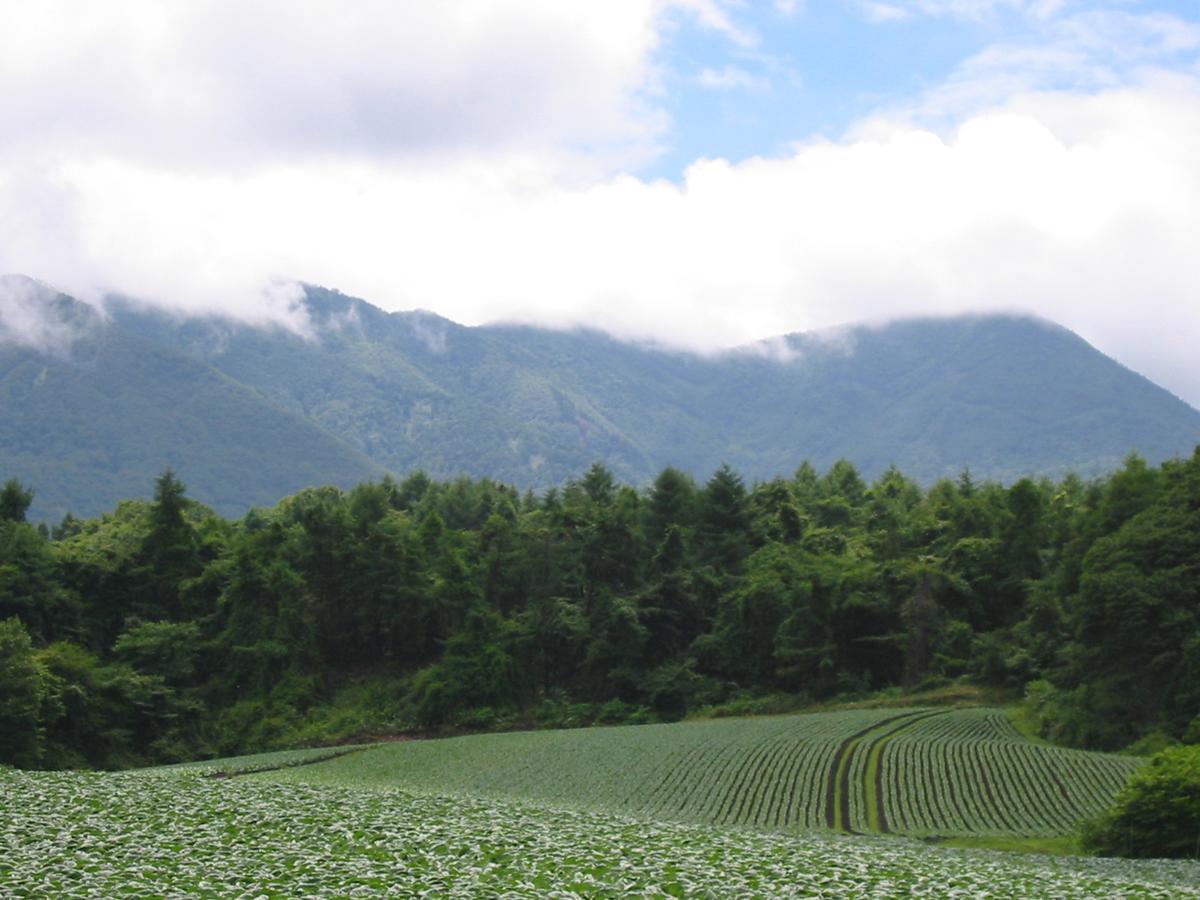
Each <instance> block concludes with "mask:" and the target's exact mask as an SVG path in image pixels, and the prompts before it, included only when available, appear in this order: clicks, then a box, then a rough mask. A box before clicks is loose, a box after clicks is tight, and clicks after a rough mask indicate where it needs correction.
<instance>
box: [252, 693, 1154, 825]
mask: <svg viewBox="0 0 1200 900" xmlns="http://www.w3.org/2000/svg"><path fill="white" fill-rule="evenodd" d="M1137 765H1138V761H1136V760H1132V759H1128V758H1124V757H1115V756H1108V755H1104V754H1095V753H1082V752H1078V751H1071V750H1063V749H1060V748H1055V747H1044V746H1037V745H1034V744H1031V743H1029V742H1028V741H1026V740H1025V739H1024V738H1023V737H1021V736H1020V735H1019V734H1018V733H1017V732H1016V731H1015V730H1013V728H1012V727H1011V725H1010V724H1009V723H1008V721H1007V719H1006V718H1005V717H1004V716H1003V715H1002V714H1000V713H998V712H995V711H989V710H975V709H967V710H945V709H906V710H905V709H898V710H856V711H843V712H836V713H820V714H809V715H798V716H788V717H779V718H771V719H742V720H735V719H727V720H718V721H713V722H698V723H683V724H675V725H650V726H633V727H625V728H598V729H585V730H576V731H556V732H525V733H519V734H497V735H478V736H473V737H464V738H453V739H448V740H442V741H412V742H405V743H400V744H392V745H386V746H381V747H378V748H376V749H373V750H371V751H370V752H366V753H357V754H354V755H351V756H346V757H343V758H340V759H335V760H330V761H328V762H323V763H320V764H317V765H313V766H306V767H304V768H303V769H299V768H297V769H291V770H286V771H282V772H271V773H268V774H265V775H262V776H258V777H262V778H268V779H272V780H289V781H294V782H305V783H318V784H333V785H348V786H364V785H375V786H395V787H403V788H407V789H411V790H418V791H424V792H428V793H437V794H447V793H450V794H458V795H461V796H469V797H497V798H515V799H522V800H528V801H534V802H539V803H551V804H555V805H559V806H575V807H584V808H590V809H602V810H608V811H616V812H622V813H628V814H635V815H639V816H646V817H651V818H655V819H669V820H673V821H681V822H697V823H709V824H720V825H752V826H756V827H761V828H775V829H812V828H832V829H833V830H836V831H846V832H852V833H866V832H895V833H900V834H912V835H958V834H1009V835H1023V836H1039V835H1052V834H1065V833H1069V832H1071V831H1073V830H1074V829H1075V827H1076V826H1077V824H1078V823H1079V821H1080V820H1081V819H1083V818H1085V817H1087V816H1090V815H1092V814H1093V813H1095V812H1097V811H1099V810H1100V809H1103V808H1104V807H1105V806H1107V805H1108V804H1109V803H1111V801H1112V798H1113V797H1114V796H1115V794H1116V792H1117V791H1118V790H1119V789H1120V787H1121V785H1122V784H1123V783H1124V782H1125V780H1126V779H1127V777H1128V776H1129V774H1130V773H1131V772H1132V771H1133V769H1134V768H1136V766H1137Z"/></svg>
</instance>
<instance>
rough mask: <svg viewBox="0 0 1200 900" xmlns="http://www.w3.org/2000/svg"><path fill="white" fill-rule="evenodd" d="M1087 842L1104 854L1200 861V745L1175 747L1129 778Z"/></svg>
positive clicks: (1086, 833)
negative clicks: (1181, 858) (1185, 858)
mask: <svg viewBox="0 0 1200 900" xmlns="http://www.w3.org/2000/svg"><path fill="white" fill-rule="evenodd" d="M1081 844H1082V846H1083V848H1084V849H1085V850H1088V851H1090V852H1092V853H1096V854H1098V855H1101V856H1127V857H1141V858H1147V857H1187V858H1192V859H1200V745H1195V746H1186V747H1170V748H1168V749H1166V750H1163V751H1161V752H1160V753H1158V754H1156V755H1155V756H1154V757H1153V758H1151V760H1150V763H1149V764H1148V765H1147V766H1146V767H1145V768H1143V769H1142V770H1141V771H1140V772H1138V773H1137V774H1136V775H1134V776H1133V778H1131V779H1130V780H1129V784H1128V785H1126V786H1125V788H1124V789H1123V790H1122V791H1121V793H1120V794H1119V795H1118V796H1117V799H1116V802H1115V803H1114V804H1113V807H1112V809H1110V810H1109V811H1108V812H1107V813H1105V814H1104V815H1103V816H1100V817H1099V818H1097V819H1095V820H1093V821H1091V822H1089V823H1087V825H1086V826H1085V827H1084V829H1083V833H1082V838H1081Z"/></svg>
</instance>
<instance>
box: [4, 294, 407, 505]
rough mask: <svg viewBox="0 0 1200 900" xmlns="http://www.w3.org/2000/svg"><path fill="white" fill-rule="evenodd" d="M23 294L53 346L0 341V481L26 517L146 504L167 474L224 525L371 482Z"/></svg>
mask: <svg viewBox="0 0 1200 900" xmlns="http://www.w3.org/2000/svg"><path fill="white" fill-rule="evenodd" d="M10 286H11V280H10ZM9 294H11V291H10V292H9ZM27 296H28V294H27ZM33 296H34V297H35V298H36V299H37V300H38V301H40V302H41V303H42V304H43V310H44V311H45V312H46V314H47V316H48V318H49V321H50V322H52V323H53V324H54V325H55V326H56V327H55V328H54V329H53V330H55V331H56V332H57V333H58V335H59V337H60V338H61V339H60V340H59V341H58V342H55V343H53V344H49V345H46V346H37V345H29V344H21V343H17V342H15V341H14V340H13V339H12V338H13V336H12V335H11V334H10V335H8V336H7V337H8V339H7V340H4V339H3V338H4V337H5V336H4V335H3V334H2V333H0V478H5V479H7V478H12V477H15V478H18V479H20V480H21V481H22V482H24V483H25V484H26V485H29V486H32V487H33V488H34V490H35V496H34V505H33V507H32V508H31V510H30V516H31V518H33V519H40V520H47V519H48V520H51V521H57V520H58V519H59V518H61V517H62V515H63V514H64V513H65V512H67V511H68V510H70V511H73V512H74V513H76V514H80V515H94V514H97V513H100V512H102V511H106V510H109V509H112V508H113V507H114V506H115V505H116V504H117V503H118V502H119V501H120V500H123V499H126V498H129V497H137V496H146V495H147V494H148V493H149V492H150V489H151V487H152V485H153V480H154V478H155V473H161V472H162V471H163V469H165V468H167V467H168V466H170V467H172V468H174V469H175V470H176V471H177V472H179V473H180V474H181V477H183V478H184V480H185V481H186V482H187V483H188V484H189V486H191V487H192V488H193V494H194V496H196V497H198V498H199V499H202V500H203V501H204V502H206V503H209V504H211V505H212V506H213V507H215V508H216V509H218V510H221V511H224V512H228V513H232V512H243V511H245V510H246V509H247V508H248V507H249V506H250V505H252V504H261V505H266V504H273V503H275V502H277V501H278V500H279V499H280V497H283V496H286V495H287V494H289V493H293V492H295V491H297V490H299V489H301V488H303V487H305V486H308V485H313V484H322V483H325V482H333V483H336V484H341V485H347V486H348V485H351V484H354V483H355V482H357V481H360V480H364V479H367V478H372V477H379V476H381V475H382V474H383V469H382V468H381V467H380V466H379V465H378V464H376V463H374V462H372V461H371V460H370V459H369V458H368V457H367V456H366V455H365V454H363V453H362V452H361V451H359V450H357V449H356V448H354V447H353V446H351V445H349V444H347V443H345V442H343V441H341V440H339V439H338V438H337V437H335V436H333V435H332V434H329V433H328V432H326V431H325V430H324V429H323V428H321V426H320V425H318V424H317V423H315V422H313V421H312V420H310V419H307V418H305V417H303V416H299V415H296V414H294V413H293V412H291V411H289V410H286V409H282V408H280V407H279V406H278V405H276V404H273V403H271V402H270V401H268V400H267V399H265V398H264V397H263V396H262V395H261V394H260V393H259V392H258V391H257V390H255V389H254V388H253V387H250V386H247V385H245V384H242V383H240V382H238V381H236V380H235V379H233V378H230V377H229V376H228V375H225V374H224V373H222V372H221V371H220V370H219V369H217V368H215V367H213V366H210V365H207V364H206V363H204V362H203V361H202V360H199V359H197V358H194V357H192V356H189V355H187V354H184V353H180V352H178V351H176V350H173V349H172V348H171V347H169V346H167V345H165V344H159V343H155V342H153V341H149V340H146V339H144V338H142V337H139V336H138V335H137V334H135V333H133V332H131V331H129V330H127V329H123V328H121V327H120V326H119V325H117V324H115V323H113V322H110V321H106V320H105V319H104V318H102V317H101V316H100V315H99V314H97V313H96V312H95V311H94V310H93V309H92V308H91V307H90V306H87V305H86V304H83V303H80V302H78V301H76V300H73V299H71V298H69V297H66V296H64V295H62V294H57V293H54V292H52V291H47V290H45V289H44V288H40V286H39V287H38V288H37V289H36V291H35V292H34V294H33ZM5 299H7V295H6V298H5ZM0 302H3V301H0Z"/></svg>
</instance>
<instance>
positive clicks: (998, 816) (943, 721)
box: [879, 710, 1139, 836]
mask: <svg viewBox="0 0 1200 900" xmlns="http://www.w3.org/2000/svg"><path fill="white" fill-rule="evenodd" d="M1138 764H1139V763H1138V761H1137V760H1133V759H1126V758H1122V757H1115V756H1109V755H1105V754H1098V753H1085V752H1082V751H1074V750H1064V749H1061V748H1057V747H1042V746H1038V745H1035V744H1031V743H1029V742H1027V741H1025V740H1024V739H1023V738H1021V737H1020V736H1019V735H1018V734H1017V733H1016V732H1015V731H1013V730H1012V729H1011V726H1009V725H1008V723H1007V721H1006V720H1005V719H1004V717H1003V716H1002V715H1000V714H999V713H995V712H992V711H985V710H962V711H959V712H956V713H953V714H947V715H941V716H931V717H928V718H924V719H921V720H920V721H917V722H915V723H914V724H913V725H912V726H911V727H910V728H907V729H905V731H904V732H903V733H902V734H899V735H897V736H896V737H895V738H894V739H892V740H890V741H888V742H887V743H886V745H885V746H884V747H883V749H882V751H881V755H880V765H879V772H880V782H879V790H880V793H881V797H882V800H881V802H882V804H883V806H884V808H885V809H886V810H887V811H888V822H889V825H890V830H893V831H898V832H902V833H906V834H1017V835H1027V836H1035V835H1051V834H1064V833H1069V832H1071V831H1073V830H1074V829H1075V828H1076V827H1077V825H1078V823H1079V822H1080V820H1082V819H1084V818H1086V817H1088V816H1091V815H1094V814H1095V813H1096V812H1099V811H1100V810H1101V809H1103V808H1104V807H1105V806H1107V805H1108V804H1109V803H1111V802H1112V798H1113V796H1114V795H1115V794H1116V792H1117V791H1118V790H1119V789H1120V787H1121V785H1122V784H1124V782H1125V781H1126V779H1127V778H1128V777H1129V775H1130V774H1131V773H1132V771H1133V770H1134V769H1135V768H1136V767H1137V766H1138Z"/></svg>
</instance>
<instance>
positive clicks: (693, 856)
mask: <svg viewBox="0 0 1200 900" xmlns="http://www.w3.org/2000/svg"><path fill="white" fill-rule="evenodd" d="M373 752H375V751H372V753H373ZM370 755H371V754H370V753H368V754H362V756H363V758H366V757H369V756H370ZM351 758H353V757H347V759H351ZM296 771H297V770H292V773H293V774H294V773H295V772H296ZM1198 883H1200V866H1197V864H1195V863H1189V862H1174V863H1163V862H1128V861H1115V860H1090V859H1055V858H1049V857H1041V856H1024V855H1020V854H996V853H988V852H985V851H956V850H946V849H940V848H930V847H927V846H925V845H922V844H920V843H917V842H908V841H905V840H902V839H894V838H891V839H884V838H866V837H837V836H833V835H828V834H819V833H810V834H803V835H795V834H785V833H780V832H771V831H762V830H757V829H737V828H727V827H720V826H701V825H687V824H679V823H675V824H672V823H661V822H653V821H650V820H646V819H636V818H630V817H623V816H617V815H612V814H605V813H597V812H586V811H580V810H561V809H558V810H556V809H552V808H548V807H544V806H538V805H534V804H529V803H521V802H517V801H512V800H495V799H493V800H482V799H468V798H450V797H438V796H433V795H414V794H410V793H408V792H405V791H401V790H397V789H387V788H380V789H375V790H362V789H355V788H339V787H334V786H317V785H303V784H276V783H271V782H267V781H262V780H253V779H240V778H239V779H232V780H230V779H224V780H214V779H208V778H202V777H199V776H198V775H196V774H194V773H178V772H174V773H172V772H165V773H162V774H161V775H160V776H159V777H144V776H132V775H128V774H124V775H120V774H118V775H112V774H81V773H22V772H13V771H0V896H4V897H17V898H23V897H46V896H54V897H65V898H70V897H115V896H156V897H193V896H330V895H333V896H346V897H358V896H362V897H376V896H402V897H481V896H506V897H569V896H588V897H598V898H603V897H678V896H696V897H703V896H762V897H791V896H817V895H819V896H826V897H861V896H898V895H899V896H912V897H948V896H984V895H986V896H990V897H1025V896H1030V895H1037V896H1046V897H1096V896H1121V897H1163V898H1167V897H1187V896H1192V897H1196V896H1200V891H1197V888H1196V885H1197V884H1198Z"/></svg>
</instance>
